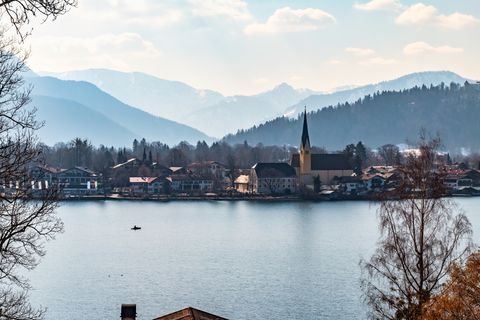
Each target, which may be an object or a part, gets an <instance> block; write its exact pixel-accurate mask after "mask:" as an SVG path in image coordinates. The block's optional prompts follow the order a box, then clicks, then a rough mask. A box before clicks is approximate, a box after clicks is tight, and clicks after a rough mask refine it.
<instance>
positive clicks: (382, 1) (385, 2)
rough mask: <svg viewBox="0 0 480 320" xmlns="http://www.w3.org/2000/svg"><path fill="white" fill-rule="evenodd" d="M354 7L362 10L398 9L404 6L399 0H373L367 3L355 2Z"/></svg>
mask: <svg viewBox="0 0 480 320" xmlns="http://www.w3.org/2000/svg"><path fill="white" fill-rule="evenodd" d="M353 7H354V8H355V9H357V10H362V11H396V10H399V9H401V8H402V7H403V6H402V4H401V3H400V1H399V0H372V1H369V2H366V3H355V4H354V5H353Z"/></svg>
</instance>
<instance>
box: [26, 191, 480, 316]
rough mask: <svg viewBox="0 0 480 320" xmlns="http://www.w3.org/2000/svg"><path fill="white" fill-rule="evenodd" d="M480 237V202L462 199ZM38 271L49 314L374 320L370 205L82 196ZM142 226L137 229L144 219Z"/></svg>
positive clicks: (39, 296)
mask: <svg viewBox="0 0 480 320" xmlns="http://www.w3.org/2000/svg"><path fill="white" fill-rule="evenodd" d="M457 202H458V203H459V205H460V207H461V208H463V209H464V210H465V211H466V212H467V215H468V217H469V218H470V221H471V222H472V224H473V228H474V231H475V234H474V240H475V241H476V242H477V243H479V242H480V210H479V209H480V198H469V199H458V200H457ZM59 213H60V215H61V217H62V219H63V221H64V223H65V233H63V234H61V235H59V236H58V237H57V240H55V241H53V242H50V243H49V244H48V246H47V248H48V253H47V256H46V257H45V258H44V259H43V261H42V263H41V264H40V265H39V267H38V268H37V269H35V271H33V272H31V273H30V274H29V275H28V276H29V277H30V278H31V279H32V285H33V287H34V290H33V291H32V297H31V298H32V302H33V303H34V304H35V305H43V306H47V307H48V316H47V320H57V319H58V320H60V319H102V320H103V319H119V317H120V305H121V304H122V303H136V304H137V312H138V319H140V320H144V319H153V318H154V317H156V316H160V315H163V314H167V313H170V312H173V311H176V310H178V309H182V308H184V307H186V306H193V307H196V308H199V309H203V310H205V311H209V312H212V313H215V314H218V315H221V316H224V317H227V318H229V319H232V320H235V319H238V320H242V319H243V320H254V319H262V320H263V319H307V320H308V319H339V320H342V319H345V320H347V319H348V320H350V319H364V318H365V309H364V307H363V305H362V302H361V300H360V296H361V292H360V289H359V276H360V269H359V266H358V263H359V260H360V259H361V257H366V258H367V257H369V256H370V254H371V253H372V252H373V250H374V247H375V242H376V240H377V236H378V228H377V221H376V207H375V206H373V205H371V204H370V203H368V202H335V203H326V202H325V203H255V202H171V203H155V202H127V201H125V202H76V203H66V204H64V205H63V206H62V207H61V208H60V210H59ZM135 224H136V225H138V226H141V227H142V230H140V231H131V230H130V228H131V227H132V226H133V225H135Z"/></svg>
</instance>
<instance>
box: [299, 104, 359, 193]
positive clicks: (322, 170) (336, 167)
mask: <svg viewBox="0 0 480 320" xmlns="http://www.w3.org/2000/svg"><path fill="white" fill-rule="evenodd" d="M290 165H291V166H292V167H293V168H295V171H296V174H297V177H298V179H299V183H300V184H302V185H305V186H312V185H313V184H314V178H315V177H319V178H320V182H321V183H322V184H332V182H333V179H334V178H335V177H344V176H351V175H352V174H353V167H352V165H351V164H350V162H349V161H348V158H347V157H346V156H345V155H344V154H323V153H314V154H312V152H311V146H310V136H309V134H308V123H307V112H306V111H305V113H304V117H303V130H302V138H301V143H300V153H297V154H293V155H292V159H291V161H290Z"/></svg>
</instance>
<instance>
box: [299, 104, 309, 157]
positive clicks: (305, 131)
mask: <svg viewBox="0 0 480 320" xmlns="http://www.w3.org/2000/svg"><path fill="white" fill-rule="evenodd" d="M301 148H303V149H305V148H310V137H309V136H308V124H307V107H305V112H304V113H303V130H302V144H301Z"/></svg>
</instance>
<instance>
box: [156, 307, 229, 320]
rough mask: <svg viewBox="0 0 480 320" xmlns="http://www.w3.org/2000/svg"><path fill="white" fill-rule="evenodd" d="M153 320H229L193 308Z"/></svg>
mask: <svg viewBox="0 0 480 320" xmlns="http://www.w3.org/2000/svg"><path fill="white" fill-rule="evenodd" d="M153 320H228V319H227V318H223V317H220V316H216V315H214V314H211V313H208V312H205V311H202V310H198V309H195V308H192V307H189V308H185V309H183V310H179V311H176V312H173V313H170V314H167V315H165V316H161V317H158V318H155V319H153Z"/></svg>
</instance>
